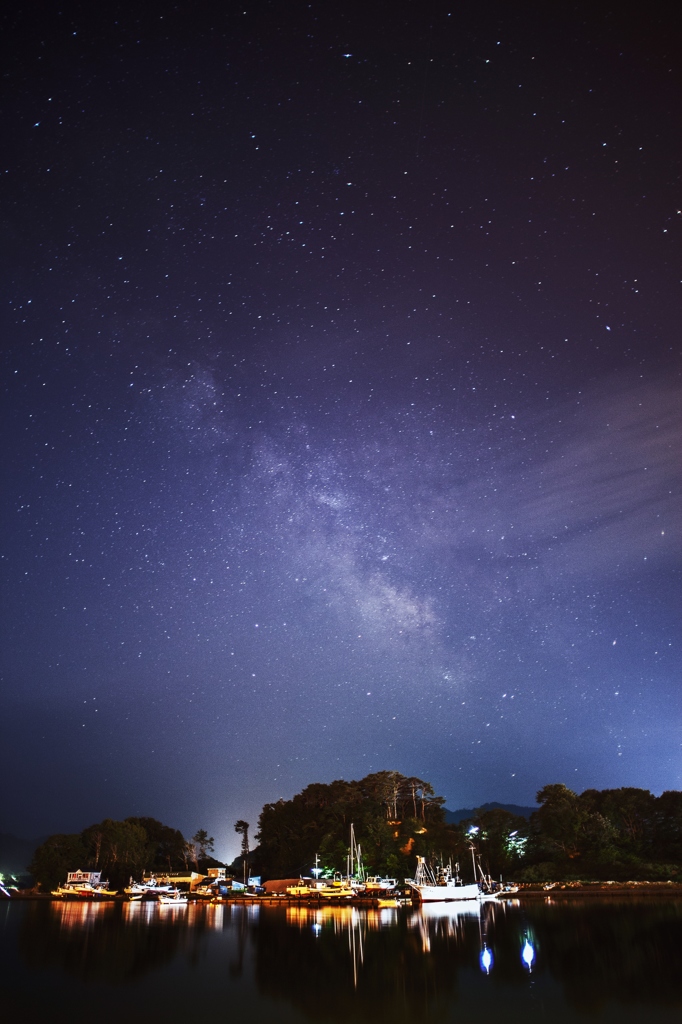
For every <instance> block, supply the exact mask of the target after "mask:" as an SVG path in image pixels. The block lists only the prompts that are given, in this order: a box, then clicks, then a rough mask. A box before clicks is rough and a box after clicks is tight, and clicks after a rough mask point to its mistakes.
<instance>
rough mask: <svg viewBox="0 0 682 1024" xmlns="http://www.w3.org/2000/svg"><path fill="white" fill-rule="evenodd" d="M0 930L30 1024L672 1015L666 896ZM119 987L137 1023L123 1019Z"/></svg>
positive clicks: (77, 914)
mask: <svg viewBox="0 0 682 1024" xmlns="http://www.w3.org/2000/svg"><path fill="white" fill-rule="evenodd" d="M3 922H4V925H3ZM0 926H2V927H0V940H1V941H2V949H1V950H0V972H1V971H2V969H3V967H4V966H5V965H6V964H8V963H9V962H11V961H12V958H14V962H15V969H14V970H13V971H10V970H9V969H7V970H6V971H5V973H6V974H7V977H6V978H3V980H2V991H3V1002H5V996H7V998H8V1000H9V1002H8V1005H10V1006H11V1005H12V999H13V998H14V999H17V1000H19V998H21V1000H22V1002H21V1006H22V1007H24V1010H23V1011H22V1012H23V1016H20V1017H19V1018H18V1019H22V1020H31V1019H32V1018H31V1016H30V1014H29V1015H28V1016H27V1014H26V1011H25V1007H26V1001H27V1000H29V1003H31V1001H32V1005H33V1011H32V1012H34V1014H35V1016H36V1019H38V1018H39V1017H40V1016H41V1014H42V1015H45V1014H46V1016H44V1017H43V1019H49V1020H50V1021H58V1020H60V1019H61V1017H60V1016H59V1013H60V1012H61V1011H60V1010H59V1006H60V1002H59V1001H60V1000H62V1002H63V1012H64V1019H65V1020H66V1019H68V1020H69V1021H70V1022H73V1024H75V1022H79V1021H81V1020H83V1021H85V1020H89V1019H91V1018H89V1017H88V1015H87V1012H86V1009H85V1007H83V1012H82V1015H80V1016H79V1013H80V1011H79V1008H78V1004H79V999H81V998H84V996H85V993H87V994H88V999H91V998H92V997H93V995H94V996H96V995H97V994H98V993H99V994H103V993H106V999H105V1000H104V1004H103V1008H102V1013H101V1014H98V1019H99V1020H101V1021H102V1022H108V1021H109V1020H111V1021H112V1022H113V1021H114V1020H117V1019H118V1018H117V1014H119V1015H120V1013H122V1012H124V1013H125V1017H126V1024H132V1022H134V1021H136V1020H138V1019H139V1020H140V1021H141V1020H143V1019H144V1020H146V1021H155V1020H157V1019H158V1020H161V1019H163V1020H164V1022H165V1024H175V1021H178V1022H179V1021H180V1020H183V1022H184V1021H186V1020H188V1019H189V1020H194V1019H198V1016H197V1015H198V1014H199V1011H201V1014H204V1013H205V1014H212V1013H215V1012H216V1008H217V1007H220V1006H222V1005H223V1002H224V1001H225V1000H232V1001H233V1002H234V1001H236V1003H240V1005H241V1007H242V1009H241V1011H240V1013H241V1015H242V1017H243V1020H244V1022H245V1024H251V1022H253V1024H256V1022H260V1021H261V1020H264V1021H272V1022H273V1024H280V1022H285V1024H299V1022H303V1021H311V1020H325V1021H338V1022H343V1024H345V1022H351V1021H352V1022H353V1024H359V1022H363V1021H365V1020H367V1021H370V1020H371V1021H373V1022H375V1024H381V1022H384V1021H385V1022H387V1024H388V1021H391V1024H396V1022H397V1024H402V1022H405V1024H407V1022H408V1021H414V1020H419V1021H424V1022H429V1024H430V1022H432V1021H433V1022H440V1021H447V1020H449V1019H450V1018H451V1017H452V1019H458V1020H459V1019H460V1018H461V1015H462V1014H464V1013H465V1011H466V1013H467V1014H468V1013H469V1011H470V1009H471V1006H475V1019H476V1020H477V1021H481V1022H487V1021H491V1022H492V1021H493V1020H499V1018H500V1017H503V1018H504V1019H505V1021H513V1020H516V1019H518V1020H521V1019H523V1020H524V1022H534V1021H535V1020H537V1021H540V1020H546V1019H549V1017H550V1016H551V1017H553V1018H554V1019H555V1022H554V1024H574V1022H577V1021H584V1020H585V1019H586V1017H588V1016H589V1018H590V1021H598V1022H602V1021H604V1022H606V1021H608V1022H609V1024H611V1022H612V1021H613V1022H614V1024H615V1022H616V1021H619V1024H620V1022H628V1024H630V1022H635V1021H639V1020H644V1019H646V1020H647V1022H649V1021H651V1022H657V1024H658V1022H661V1024H668V1022H669V1021H670V1022H672V1021H673V1020H676V1019H679V1014H680V1011H681V1010H682V972H681V971H680V963H679V957H680V953H679V951H680V950H682V901H675V900H649V901H647V900H636V899H631V900H628V901H617V900H595V899H592V900H582V901H580V900H575V901H572V902H571V903H567V904H561V905H559V904H556V903H554V904H553V903H550V902H546V903H545V902H537V903H533V902H530V901H526V902H520V901H519V900H508V901H507V902H506V903H501V904H494V903H484V904H478V903H473V902H472V903H468V902H467V903H465V904H459V905H458V904H452V903H450V904H440V905H439V904H430V905H427V906H424V907H422V908H413V907H398V908H395V907H387V908H376V909H365V908H358V907H353V906H319V907H318V906H312V905H311V906H308V905H304V904H299V905H296V904H290V905H280V906H273V905H269V904H264V905H259V904H257V903H254V904H233V903H223V904H206V903H204V904H201V903H199V904H194V903H190V904H189V905H188V906H185V907H182V908H175V907H168V906H166V907H161V906H159V905H158V904H157V903H154V902H146V901H136V902H129V903H119V902H115V903H114V902H111V903H78V902H52V903H27V904H23V905H21V904H15V905H13V906H9V905H8V904H2V905H1V906H0ZM171 978H172V995H171V993H170V992H169V990H168V985H169V979H171ZM129 991H130V992H132V991H134V992H135V1007H137V1006H138V1004H139V1017H137V1016H136V1015H135V1014H136V1013H138V1009H135V1008H134V1007H131V1006H130V1005H128V1006H126V1008H125V1010H124V1009H123V1004H124V1003H125V1002H126V1000H128V999H129V996H126V993H127V992H129ZM540 993H541V996H542V998H541V999H540V998H539V994H540ZM145 1000H147V1001H148V1003H149V1001H151V1005H152V1012H151V1016H149V1005H147V1016H146V1017H145V1016H144V1014H143V1012H142V1007H143V1006H144V1005H145ZM472 1001H473V1002H472ZM236 1003H235V1005H236ZM17 1005H19V1004H17ZM540 1006H542V1007H543V1009H542V1014H541V1015H539V1014H540V1011H539V1009H538V1008H539V1007H540ZM67 1011H68V1012H67ZM223 1016H224V1014H223ZM218 1019H222V1018H221V1017H220V1015H219V1018H218ZM467 1019H468V1018H467Z"/></svg>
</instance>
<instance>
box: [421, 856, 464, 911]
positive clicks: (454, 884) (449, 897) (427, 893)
mask: <svg viewBox="0 0 682 1024" xmlns="http://www.w3.org/2000/svg"><path fill="white" fill-rule="evenodd" d="M406 881H407V884H408V885H409V887H410V888H411V890H412V895H413V897H415V898H416V899H417V901H418V902H419V903H436V902H437V903H443V902H452V901H454V900H477V899H478V897H479V894H480V889H479V887H478V882H473V883H472V884H471V885H462V883H461V881H460V879H459V878H458V877H457V876H455V875H453V874H452V871H451V870H450V868H449V867H447V868H445V867H441V868H440V869H439V870H438V872H437V874H434V872H433V871H432V870H431V869H430V868H429V866H428V865H427V863H426V860H425V858H424V857H417V870H416V872H415V876H414V878H409V879H406Z"/></svg>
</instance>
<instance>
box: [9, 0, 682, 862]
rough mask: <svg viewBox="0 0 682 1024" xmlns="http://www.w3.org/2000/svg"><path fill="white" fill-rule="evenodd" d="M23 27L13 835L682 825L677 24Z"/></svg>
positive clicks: (37, 17) (13, 59)
mask: <svg viewBox="0 0 682 1024" xmlns="http://www.w3.org/2000/svg"><path fill="white" fill-rule="evenodd" d="M2 25H3V28H4V32H3V33H2V43H1V44H0V45H2V47H3V51H4V52H3V56H4V67H5V69H6V73H5V76H4V79H3V86H2V101H1V106H2V111H3V114H4V123H5V135H4V137H5V147H4V152H5V160H4V163H3V164H2V165H1V166H0V170H1V171H2V175H1V177H0V186H1V187H2V189H3V202H2V219H3V228H4V233H5V239H6V242H5V245H4V246H3V251H2V254H1V255H0V259H1V260H2V265H3V279H4V280H5V281H6V282H7V287H6V301H5V302H4V304H3V307H2V321H1V326H2V338H3V342H2V356H3V367H4V375H3V376H4V401H3V407H2V422H3V428H4V437H5V438H6V444H5V448H4V455H3V494H4V497H5V500H4V502H3V519H2V551H1V553H2V565H3V570H4V571H3V591H2V594H3V597H2V600H3V605H2V608H3V612H2V622H3V625H2V635H1V643H2V656H1V661H0V678H1V680H2V694H3V714H2V720H1V723H0V750H1V754H0V769H1V770H2V777H3V779H4V780H5V781H6V783H7V785H6V787H5V796H4V801H3V812H2V815H1V816H0V818H1V821H0V826H1V827H0V830H1V831H4V832H9V833H13V834H16V835H20V836H21V835H24V836H33V835H36V836H39V835H46V834H49V833H51V832H55V831H58V830H60V831H61V830H66V831H74V832H76V831H79V830H80V829H82V828H84V827H85V826H86V825H88V824H90V823H91V822H93V821H98V820H101V819H102V818H104V817H111V818H124V817H128V816H145V815H149V816H154V817H157V818H159V819H161V820H162V821H164V822H167V823H168V824H171V825H173V826H174V827H176V828H179V829H180V830H181V831H182V832H183V833H184V834H186V835H191V834H193V833H194V832H195V831H196V829H198V828H206V829H207V830H208V831H209V832H210V833H211V834H212V835H213V836H215V838H216V851H217V855H218V856H219V858H220V859H226V858H228V859H229V860H231V859H232V857H233V856H234V854H235V853H236V852H237V851H238V848H239V839H238V837H237V836H236V835H235V834H234V829H233V823H234V821H235V820H237V819H238V818H244V819H246V820H248V821H249V822H251V826H252V830H255V826H256V821H257V817H258V813H259V811H260V808H261V807H262V806H263V804H264V803H266V802H270V801H274V800H277V799H278V798H279V797H282V798H284V799H289V798H290V797H291V796H292V795H293V794H294V793H296V792H298V791H299V790H301V789H302V788H303V787H304V786H306V785H307V784H308V783H310V782H313V781H322V782H329V781H331V780H333V779H336V778H345V779H348V780H350V779H359V778H361V777H363V776H364V775H366V774H368V773H369V772H373V771H379V770H382V769H387V770H397V771H399V772H402V773H404V774H406V775H416V776H419V777H421V778H423V779H427V780H428V781H429V782H430V783H431V784H432V785H433V786H434V788H435V790H436V792H438V793H439V794H441V795H443V796H444V797H445V799H446V802H447V805H448V806H449V807H455V808H457V807H460V808H463V807H469V806H472V807H473V806H480V805H481V804H483V803H486V802H489V801H491V800H492V801H499V802H503V803H514V804H519V805H527V806H530V805H533V804H534V802H535V793H536V792H537V791H538V790H539V789H540V787H541V786H543V785H545V784H547V783H551V782H562V783H565V784H566V785H567V786H569V787H570V788H571V789H574V790H576V791H577V792H582V791H583V790H585V789H587V788H598V789H604V788H617V787H620V786H636V787H641V788H644V789H650V790H651V791H652V792H653V793H655V794H657V795H658V794H660V793H661V792H662V791H664V790H669V789H680V788H682V773H681V771H680V756H679V754H680V748H679V724H680V722H679V717H680V696H679V680H680V678H681V677H682V671H681V669H682V664H681V660H680V650H679V622H680V611H681V607H680V606H681V603H682V602H681V593H682V588H680V534H681V530H680V523H681V519H680V503H679V451H680V448H681V444H680V442H681V440H682V428H681V422H680V421H681V414H680V410H681V409H682V403H681V401H680V398H681V387H680V338H679V308H680V303H679V289H680V280H679V277H680V275H679V266H680V230H681V225H680V220H681V214H680V209H679V180H680V147H679V139H678V129H677V124H678V121H679V110H680V67H679V60H678V58H677V56H676V54H675V51H674V48H673V44H672V40H673V38H674V32H673V31H672V27H673V26H672V25H671V22H670V10H669V8H668V7H667V6H665V5H658V4H656V3H653V4H650V5H647V7H646V8H645V9H644V8H640V9H637V10H634V9H629V8H628V9H623V8H618V9H614V10H606V9H602V8H595V7H594V5H588V4H582V3H575V4H563V3H559V4H556V5H552V6H551V9H550V8H547V7H546V6H545V5H541V4H536V3H527V4H521V5H514V6H513V8H510V6H509V5H508V4H504V3H495V2H485V3H483V4H480V3H477V4H476V5H474V4H473V3H461V4H457V5H448V4H444V3H440V2H436V3H434V4H432V5H430V6H429V7H428V9H424V10H421V9H418V8H417V6H416V5H412V4H406V3H398V4H392V5H389V4H387V3H378V4H375V5H373V6H372V8H371V11H370V13H369V14H368V13H367V8H366V6H361V5H359V4H355V3H348V4H344V5H342V6H341V7H340V8H338V9H334V10H331V9H329V8H328V7H327V6H325V5H321V4H316V3H311V4H308V3H301V4H298V3H293V4H287V5H286V7H284V6H282V5H278V4H276V3H270V2H267V0H256V2H255V3H254V4H252V5H244V6H242V5H239V6H238V5H234V4H227V5H224V6H222V7H220V8H219V7H217V6H216V5H214V4H212V3H208V2H205V3H197V4H192V6H191V9H190V7H189V6H188V5H182V4H180V5H177V6H174V5H168V4H165V3H163V2H160V3H155V4H151V5H145V6H144V9H143V10H140V9H138V8H137V7H133V6H132V5H128V4H126V3H125V2H123V3H119V4H117V5H114V6H113V7H108V8H106V9H104V10H100V9H95V8H92V7H91V6H90V5H86V4H83V3H74V2H72V0H68V2H67V3H66V4H64V5H60V9H59V10H57V9H56V8H55V7H54V5H51V4H37V5H33V6H32V7H31V9H30V10H29V9H25V8H22V7H21V6H20V5H11V6H10V7H9V8H5V11H4V13H3V15H2Z"/></svg>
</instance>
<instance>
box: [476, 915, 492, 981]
mask: <svg viewBox="0 0 682 1024" xmlns="http://www.w3.org/2000/svg"><path fill="white" fill-rule="evenodd" d="M492 913H493V908H492V906H491V904H489V903H486V904H485V905H484V907H483V916H482V918H479V921H478V934H479V937H480V940H481V954H480V956H479V958H478V962H479V964H480V965H481V970H482V971H485V973H486V974H490V971H491V969H492V967H493V964H494V957H493V951H492V949H489V948H488V919H489V916H490V914H492Z"/></svg>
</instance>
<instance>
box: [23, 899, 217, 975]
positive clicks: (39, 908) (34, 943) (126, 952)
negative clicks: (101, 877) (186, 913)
mask: <svg viewBox="0 0 682 1024" xmlns="http://www.w3.org/2000/svg"><path fill="white" fill-rule="evenodd" d="M131 908H132V911H133V912H132V913H131V912H130V910H131ZM203 930H204V929H203V927H202V926H201V922H199V921H193V922H192V927H191V928H190V925H189V922H188V921H187V919H186V918H185V917H183V918H179V917H176V916H162V913H161V912H159V909H158V907H156V905H155V904H144V903H141V904H140V903H137V904H130V903H123V904H121V903H94V904H93V903H80V902H75V901H74V902H70V901H69V902H59V903H34V904H30V905H29V907H27V913H26V915H25V918H24V920H23V922H22V926H21V929H20V934H19V948H20V952H21V955H22V957H23V959H24V960H25V962H26V963H27V964H28V966H29V967H31V968H34V969H35V968H47V967H58V968H61V970H63V971H64V972H65V973H66V974H70V975H75V976H76V977H78V978H79V979H80V980H82V981H106V982H108V983H114V984H120V983H126V982H129V981H132V980H133V979H135V978H138V977H140V976H142V975H145V974H147V973H149V972H150V971H154V970H158V969H159V968H161V967H163V966H164V965H165V964H167V963H168V962H169V961H171V960H172V959H173V958H174V957H175V956H176V955H177V953H178V952H179V951H180V950H181V949H187V948H188V947H189V953H190V955H191V952H192V948H193V947H194V946H195V945H196V944H197V942H198V941H200V937H201V933H202V932H203Z"/></svg>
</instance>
